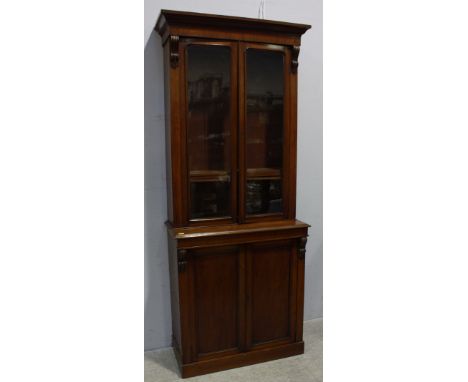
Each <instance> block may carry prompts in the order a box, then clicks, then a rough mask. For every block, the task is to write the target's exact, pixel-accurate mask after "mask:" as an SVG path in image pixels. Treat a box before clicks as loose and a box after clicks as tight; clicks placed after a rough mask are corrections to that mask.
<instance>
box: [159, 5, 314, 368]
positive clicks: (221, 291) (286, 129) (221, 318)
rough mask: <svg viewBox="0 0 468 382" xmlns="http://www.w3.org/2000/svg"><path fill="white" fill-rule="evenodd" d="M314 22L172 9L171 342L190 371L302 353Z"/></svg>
mask: <svg viewBox="0 0 468 382" xmlns="http://www.w3.org/2000/svg"><path fill="white" fill-rule="evenodd" d="M309 28H310V26H309V25H302V24H291V23H285V22H277V21H267V20H258V19H247V18H240V17H227V16H216V15H207V14H199V13H190V12H176V11H166V10H162V11H161V15H160V17H159V19H158V22H157V24H156V30H157V31H158V32H159V34H160V35H161V38H162V44H163V47H164V57H165V65H164V67H165V69H164V71H165V103H166V153H167V158H166V159H167V188H168V215H169V216H168V221H167V230H168V238H169V262H170V273H171V275H170V276H171V303H172V326H173V347H174V351H175V354H176V358H177V359H178V362H179V365H180V369H181V374H182V376H183V377H191V376H195V375H199V374H204V373H210V372H213V371H218V370H223V369H228V368H233V367H238V366H243V365H248V364H252V363H257V362H263V361H267V360H272V359H276V358H281V357H287V356H291V355H296V354H301V353H303V351H304V343H303V341H302V325H303V304H304V256H305V245H306V242H307V230H308V227H309V226H308V225H307V224H305V223H303V222H300V221H298V220H296V141H297V133H296V131H297V126H296V125H297V68H298V55H299V47H300V41H301V35H302V34H303V33H305V32H306V31H307V30H308V29H309Z"/></svg>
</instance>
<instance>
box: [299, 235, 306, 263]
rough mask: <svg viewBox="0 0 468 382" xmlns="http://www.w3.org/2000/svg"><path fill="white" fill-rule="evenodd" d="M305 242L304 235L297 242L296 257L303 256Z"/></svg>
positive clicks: (301, 257)
mask: <svg viewBox="0 0 468 382" xmlns="http://www.w3.org/2000/svg"><path fill="white" fill-rule="evenodd" d="M306 244H307V238H306V237H301V238H300V239H299V244H298V248H297V257H298V258H299V259H301V260H303V259H304V258H305V252H306Z"/></svg>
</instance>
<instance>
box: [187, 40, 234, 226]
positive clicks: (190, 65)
mask: <svg viewBox="0 0 468 382" xmlns="http://www.w3.org/2000/svg"><path fill="white" fill-rule="evenodd" d="M180 49H181V51H182V55H181V56H182V57H183V58H182V68H183V71H182V72H183V80H182V81H181V86H182V91H181V94H182V100H181V103H182V110H184V111H185V112H184V113H183V116H184V117H183V118H182V119H181V122H182V125H183V126H184V128H183V129H182V131H183V133H184V134H185V136H184V137H183V138H182V140H183V141H184V142H185V145H182V146H183V147H184V148H185V150H186V153H183V155H182V157H183V158H186V161H185V163H184V168H185V170H184V171H183V172H184V173H185V174H186V176H185V177H184V182H185V184H184V185H183V190H184V192H185V195H184V197H183V200H184V201H185V203H186V206H185V208H184V209H185V214H186V221H187V224H190V225H197V224H203V225H206V224H220V223H223V222H224V223H226V222H232V221H236V219H237V171H236V169H237V116H238V111H237V97H238V96H237V81H238V78H237V43H233V42H225V41H200V40H188V39H187V40H184V41H183V42H182V43H181V47H180Z"/></svg>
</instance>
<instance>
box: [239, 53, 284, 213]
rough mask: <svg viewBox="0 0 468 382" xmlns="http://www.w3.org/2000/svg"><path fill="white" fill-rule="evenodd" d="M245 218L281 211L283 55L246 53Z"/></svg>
mask: <svg viewBox="0 0 468 382" xmlns="http://www.w3.org/2000/svg"><path fill="white" fill-rule="evenodd" d="M245 65H246V71H245V72H246V80H245V92H246V100H245V102H246V105H245V110H246V120H245V139H246V151H245V163H246V182H247V185H246V195H245V201H246V203H245V210H246V214H247V215H259V214H275V213H281V212H282V211H283V190H282V168H283V135H284V53H283V52H282V51H277V50H266V49H255V48H248V49H247V50H246V61H245Z"/></svg>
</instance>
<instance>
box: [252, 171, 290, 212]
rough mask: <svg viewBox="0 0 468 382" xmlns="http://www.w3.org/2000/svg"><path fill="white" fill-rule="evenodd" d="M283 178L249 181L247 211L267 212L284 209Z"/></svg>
mask: <svg viewBox="0 0 468 382" xmlns="http://www.w3.org/2000/svg"><path fill="white" fill-rule="evenodd" d="M282 208H283V207H282V199H281V180H274V179H268V180H249V181H247V194H246V212H247V214H249V215H252V214H267V213H275V212H281V211H282Z"/></svg>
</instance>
